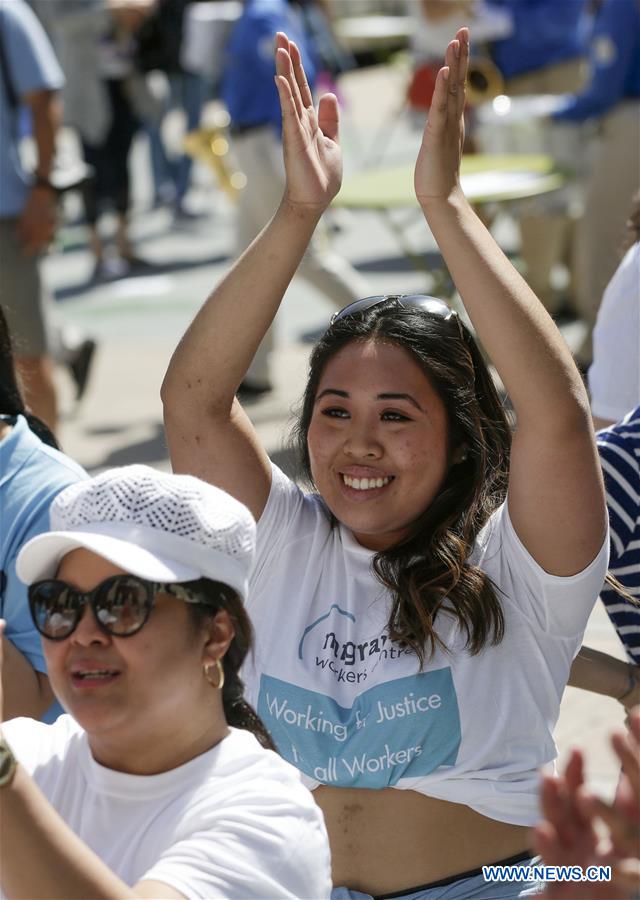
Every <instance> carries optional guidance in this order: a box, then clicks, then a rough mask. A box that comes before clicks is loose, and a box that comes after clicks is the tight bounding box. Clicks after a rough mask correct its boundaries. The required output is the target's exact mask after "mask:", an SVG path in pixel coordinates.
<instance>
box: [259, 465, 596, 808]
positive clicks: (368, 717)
mask: <svg viewBox="0 0 640 900" xmlns="http://www.w3.org/2000/svg"><path fill="white" fill-rule="evenodd" d="M372 557H373V553H372V552H371V551H369V550H366V549H365V548H363V547H361V546H360V545H359V544H358V543H357V542H356V540H355V539H354V537H353V535H352V534H351V533H350V532H349V531H348V530H347V529H345V528H343V527H342V526H336V527H335V528H332V527H331V525H330V521H329V518H328V516H327V512H326V509H325V507H324V506H323V503H322V501H321V500H320V499H319V498H318V497H317V496H316V495H305V494H304V493H303V492H302V491H301V490H300V489H299V488H297V487H296V485H295V484H293V483H292V482H291V481H290V480H289V479H288V478H287V477H286V476H285V475H284V474H283V473H282V472H281V471H280V470H279V469H278V468H276V467H275V466H274V467H273V482H272V487H271V492H270V495H269V499H268V502H267V505H266V508H265V510H264V512H263V514H262V516H261V518H260V521H259V523H258V554H257V559H256V565H255V569H254V573H253V576H252V583H251V584H250V590H249V597H250V602H249V604H248V609H249V612H250V615H251V617H252V621H253V624H254V626H255V631H256V650H255V661H254V663H253V664H252V663H247V664H246V666H245V671H244V673H243V675H244V678H245V680H246V684H247V689H248V699H249V700H250V702H252V703H253V704H254V705H255V706H256V707H257V710H258V713H259V715H260V716H261V717H262V718H263V721H264V722H265V724H266V726H267V728H269V730H270V731H271V734H272V736H273V739H274V741H275V743H276V744H277V746H278V749H279V750H280V752H281V753H282V755H283V756H284V757H285V759H288V760H289V761H290V762H292V763H294V764H295V765H297V766H298V768H299V769H300V770H301V771H302V772H303V774H304V776H305V777H304V779H303V780H304V782H305V783H306V784H307V785H309V786H310V787H311V788H313V787H315V786H317V784H318V783H319V782H322V783H325V784H330V785H335V786H341V787H362V788H384V787H396V788H401V789H402V788H409V789H411V790H415V791H418V792H420V793H423V794H427V795H429V796H432V797H438V798H441V799H443V800H449V801H453V802H458V803H464V804H466V805H468V806H470V807H471V808H472V809H475V810H477V811H478V812H479V813H482V814H483V815H485V816H488V817H490V818H493V819H498V820H500V821H504V822H511V823H514V824H517V825H532V824H533V823H534V822H535V821H536V820H537V818H538V803H537V791H538V774H537V770H538V768H539V767H540V766H541V765H543V764H544V763H548V762H550V761H551V760H553V759H554V757H555V755H556V748H555V744H554V742H553V738H552V730H553V728H554V725H555V723H556V719H557V717H558V710H559V705H560V698H561V696H562V692H563V690H564V686H565V684H566V682H567V678H568V674H569V668H570V666H571V662H572V660H573V658H574V656H575V654H576V652H577V650H578V648H579V647H580V643H581V638H582V635H583V632H584V629H585V626H586V624H587V619H588V617H589V613H590V612H591V609H592V607H593V605H594V602H595V600H596V598H597V596H598V592H599V590H600V588H601V587H602V583H603V580H604V576H605V572H606V567H607V559H608V538H607V539H606V540H605V541H604V543H603V545H602V549H601V551H600V553H599V554H598V556H597V558H596V559H595V560H594V561H593V562H592V563H591V565H590V566H588V568H587V569H585V571H584V572H582V573H580V574H579V575H576V576H573V577H571V578H559V577H556V576H553V575H548V574H547V573H546V572H544V570H543V569H541V567H540V566H539V565H538V564H537V563H536V562H535V560H534V559H533V558H532V557H531V556H530V555H529V553H528V552H527V550H526V549H525V548H524V546H523V545H522V543H521V542H520V540H519V539H518V537H517V535H516V533H515V531H514V529H513V526H512V524H511V521H510V519H509V513H508V509H507V506H506V504H505V505H503V506H502V507H501V508H500V509H498V510H497V511H496V512H495V513H494V515H493V516H492V518H491V519H490V521H489V523H488V524H487V526H485V528H484V529H483V531H482V532H481V534H480V535H479V537H478V541H477V545H476V547H475V549H474V551H473V554H472V557H471V561H472V562H473V563H475V564H477V565H479V566H481V568H482V569H483V570H484V571H485V572H486V574H487V575H489V577H490V578H491V579H492V581H493V583H494V585H495V586H496V587H497V588H498V590H499V592H501V596H502V602H503V609H504V615H505V620H506V625H505V627H506V634H505V637H504V640H503V641H502V643H501V644H499V645H498V646H488V647H486V649H485V650H483V651H482V652H481V653H479V654H478V655H476V656H471V655H470V654H469V653H468V652H467V651H466V650H465V649H464V644H465V640H464V636H463V635H462V634H461V633H460V632H459V630H458V629H457V628H456V626H455V623H454V622H453V620H452V619H451V618H450V617H448V616H446V615H444V614H443V615H442V616H440V617H439V620H438V626H439V628H438V630H439V634H440V636H441V637H442V639H443V640H444V642H445V643H446V645H447V646H448V647H449V648H450V651H451V652H449V653H445V652H444V651H441V650H438V651H436V653H435V655H434V656H433V658H432V659H430V660H429V661H428V662H427V663H425V666H424V669H423V670H420V668H419V664H418V660H417V658H416V656H415V655H413V654H412V653H411V652H410V651H408V650H406V649H402V648H400V647H398V646H397V645H394V644H393V643H392V642H391V641H390V639H389V637H388V634H387V619H388V613H389V603H388V599H387V597H386V596H385V590H384V588H383V587H382V586H381V585H380V583H379V582H378V581H377V580H376V579H375V577H374V576H373V574H372V573H371V568H370V567H371V561H372Z"/></svg>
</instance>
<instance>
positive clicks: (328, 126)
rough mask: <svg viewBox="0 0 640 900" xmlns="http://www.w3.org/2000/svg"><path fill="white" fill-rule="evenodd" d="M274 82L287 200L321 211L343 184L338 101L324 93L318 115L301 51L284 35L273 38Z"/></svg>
mask: <svg viewBox="0 0 640 900" xmlns="http://www.w3.org/2000/svg"><path fill="white" fill-rule="evenodd" d="M275 81H276V86H277V88H278V94H279V97H280V108H281V110H282V142H283V147H284V165H285V171H286V175H287V184H286V190H285V200H286V202H288V203H289V204H291V205H293V206H299V207H305V208H310V209H316V210H321V211H322V210H324V209H326V207H327V206H328V205H329V204H330V203H331V201H332V200H333V198H334V197H335V196H336V194H337V193H338V191H339V190H340V184H341V183H342V153H341V151H340V145H339V143H338V139H339V112H338V101H337V99H336V97H335V95H334V94H325V95H324V96H323V97H321V98H320V103H319V104H318V110H317V112H316V110H315V108H314V105H313V97H312V96H311V89H310V88H309V84H308V82H307V77H306V75H305V71H304V67H303V65H302V60H301V58H300V51H299V49H298V47H297V46H296V44H294V43H293V41H290V40H289V39H288V38H287V36H286V35H285V34H283V33H282V32H278V35H277V38H276V77H275Z"/></svg>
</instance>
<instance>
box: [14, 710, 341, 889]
mask: <svg viewBox="0 0 640 900" xmlns="http://www.w3.org/2000/svg"><path fill="white" fill-rule="evenodd" d="M2 730H3V732H4V734H5V736H6V738H7V740H8V742H9V744H10V745H11V747H12V749H13V751H14V753H15V755H16V756H17V758H18V759H19V760H20V763H21V764H22V765H23V766H24V767H25V768H26V769H27V771H28V772H29V773H30V774H31V775H32V776H33V778H34V780H35V781H36V783H37V784H38V786H39V787H40V789H41V790H42V792H43V793H44V794H45V796H46V797H47V798H48V800H49V801H50V802H51V803H52V804H53V806H54V807H55V808H56V810H57V811H58V812H59V813H60V815H61V816H62V818H63V819H64V820H65V821H66V822H67V823H68V825H69V826H70V827H71V828H72V829H73V830H74V831H75V833H76V834H77V835H78V836H79V837H80V838H82V840H83V841H84V842H85V843H86V844H88V846H89V847H91V848H92V849H93V850H94V851H95V852H96V853H97V854H98V856H99V857H100V858H101V859H102V860H104V862H105V863H106V864H107V865H108V866H109V868H110V869H112V870H113V871H114V872H115V873H116V874H117V875H118V876H119V877H120V878H122V880H123V881H124V882H126V883H127V884H128V885H134V884H135V883H136V882H138V881H140V880H141V879H148V880H154V881H159V882H161V883H163V884H166V885H169V886H170V887H172V888H175V890H177V891H179V892H180V893H181V894H183V895H184V896H185V897H188V898H189V900H195V898H206V900H212V898H216V897H219V898H222V897H224V898H225V900H229V898H242V900H245V898H250V897H252V898H256V900H258V898H259V900H263V898H267V897H269V898H270V897H288V898H299V897H314V898H315V897H326V898H328V897H329V894H330V892H331V878H330V861H329V846H328V842H327V836H326V831H325V827H324V822H323V819H322V813H321V812H320V811H319V809H318V807H317V806H316V804H315V803H314V801H313V798H312V797H311V795H310V794H309V792H308V791H307V790H306V789H305V788H304V787H303V786H302V785H301V784H300V777H299V775H298V773H297V772H296V771H295V770H294V769H293V768H292V767H291V766H290V765H288V764H287V763H286V762H284V761H283V760H281V759H280V758H279V757H278V756H277V755H276V754H275V753H273V752H272V751H270V750H264V749H263V748H262V747H261V746H260V745H259V744H258V742H257V740H256V739H255V738H254V736H253V735H252V734H249V732H246V731H239V730H237V729H231V733H230V734H229V735H228V737H226V738H224V740H222V741H221V742H220V743H219V744H217V745H216V746H215V747H214V748H213V749H212V750H209V751H208V752H207V753H203V754H202V755H201V756H197V757H196V758H195V759H193V760H191V761H190V762H188V763H186V764H185V765H183V766H180V767H179V768H177V769H173V770H171V771H169V772H164V773H162V774H160V775H147V776H140V775H126V774H124V773H122V772H115V771H113V770H112V769H106V768H104V766H101V765H99V764H98V763H97V762H96V761H95V760H94V759H93V757H92V755H91V751H90V749H89V744H88V741H87V736H86V734H85V732H84V731H83V730H82V728H81V727H80V726H79V725H78V724H77V723H76V722H75V721H74V719H72V718H71V716H68V715H64V716H61V717H60V718H59V719H58V720H57V721H56V722H55V723H54V724H53V725H43V724H41V723H39V722H34V721H33V720H31V719H13V720H12V721H11V722H6V723H4V724H3V726H2Z"/></svg>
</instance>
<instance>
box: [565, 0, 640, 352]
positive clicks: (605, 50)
mask: <svg viewBox="0 0 640 900" xmlns="http://www.w3.org/2000/svg"><path fill="white" fill-rule="evenodd" d="M558 5H559V6H562V5H563V4H558ZM589 65H590V77H589V81H588V84H587V86H586V88H585V89H584V91H582V92H581V93H578V94H575V95H574V96H572V97H570V98H568V99H567V101H566V103H565V104H564V106H563V107H562V108H561V109H559V110H558V111H556V113H555V114H554V119H555V121H557V122H566V123H570V124H574V125H581V124H582V123H586V122H590V123H593V125H594V126H595V129H594V130H596V133H595V135H594V136H593V139H592V146H591V147H590V152H591V153H592V158H591V159H590V162H589V171H588V176H587V183H586V193H585V201H584V213H583V215H582V218H581V219H580V221H579V223H578V227H577V232H576V237H575V246H574V252H575V279H576V284H575V302H576V307H577V311H578V313H579V314H580V316H581V317H582V318H583V319H584V321H585V322H586V323H587V326H588V333H587V335H586V337H585V339H584V341H583V344H582V346H581V347H580V349H579V350H578V353H577V355H578V359H579V362H580V363H581V364H582V365H583V366H585V367H586V366H587V365H588V364H589V363H590V361H591V356H592V345H591V333H592V330H593V326H594V324H595V320H596V315H597V312H598V307H599V305H600V299H601V297H602V292H603V291H604V288H605V286H606V285H607V283H608V281H609V280H610V278H611V276H612V275H613V273H614V271H615V269H616V266H617V264H618V256H619V254H618V250H619V248H620V246H621V244H622V242H623V239H624V226H623V225H622V223H623V222H624V220H625V218H626V215H625V214H626V212H627V209H628V205H629V197H631V196H632V195H633V194H634V193H635V192H636V191H637V189H638V187H640V166H639V165H638V160H640V2H638V0H603V2H602V3H601V5H600V7H599V10H598V13H597V15H596V18H595V21H594V24H593V31H592V34H591V41H590V55H589Z"/></svg>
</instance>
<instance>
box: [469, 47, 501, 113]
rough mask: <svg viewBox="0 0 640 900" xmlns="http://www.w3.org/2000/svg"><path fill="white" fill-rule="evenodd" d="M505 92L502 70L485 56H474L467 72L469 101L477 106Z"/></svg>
mask: <svg viewBox="0 0 640 900" xmlns="http://www.w3.org/2000/svg"><path fill="white" fill-rule="evenodd" d="M500 94H504V78H503V77H502V72H501V71H500V69H499V68H498V67H497V66H496V64H495V63H494V62H493V60H491V59H489V58H488V57H485V56H472V57H471V59H470V60H469V71H468V73H467V103H470V104H471V106H477V105H478V104H479V103H485V102H486V101H487V100H493V99H494V97H498V96H500Z"/></svg>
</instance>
